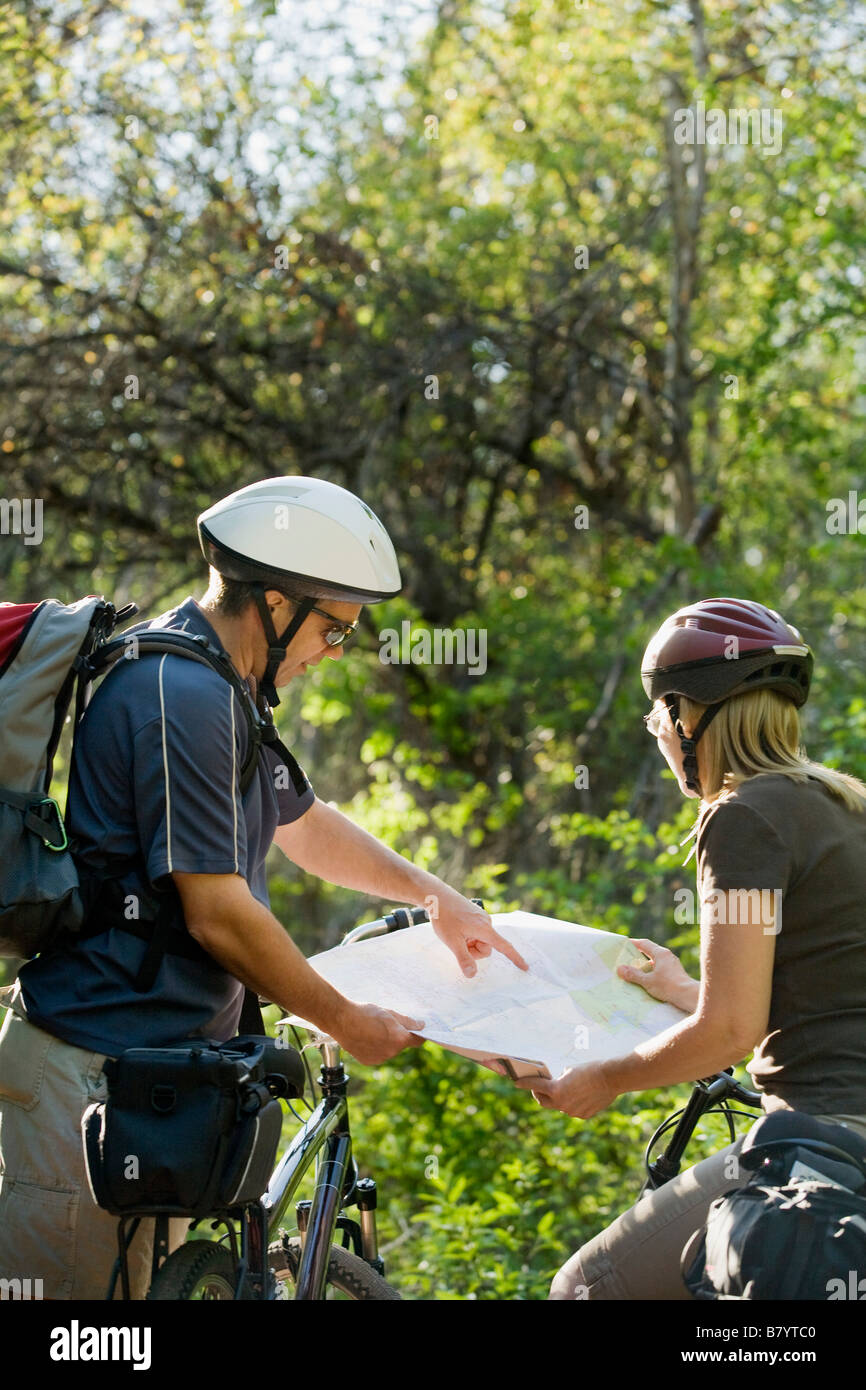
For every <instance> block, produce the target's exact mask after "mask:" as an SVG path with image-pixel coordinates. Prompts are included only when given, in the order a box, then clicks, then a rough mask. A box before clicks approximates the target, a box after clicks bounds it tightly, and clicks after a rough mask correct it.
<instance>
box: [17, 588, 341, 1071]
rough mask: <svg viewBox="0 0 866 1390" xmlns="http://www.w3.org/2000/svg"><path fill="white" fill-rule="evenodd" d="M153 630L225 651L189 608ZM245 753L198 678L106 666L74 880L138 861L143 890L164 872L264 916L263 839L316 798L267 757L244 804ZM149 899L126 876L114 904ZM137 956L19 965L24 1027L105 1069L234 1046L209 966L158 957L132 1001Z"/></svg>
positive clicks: (113, 937)
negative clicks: (252, 901) (235, 879)
mask: <svg viewBox="0 0 866 1390" xmlns="http://www.w3.org/2000/svg"><path fill="white" fill-rule="evenodd" d="M152 626H154V627H171V628H177V629H180V630H181V631H184V632H190V633H201V634H202V635H203V636H205V637H207V638H208V640H209V641H210V642H211V643H212V644H213V645H214V646H216V647H217V648H218V649H219V650H222V644H221V643H220V641H219V638H218V637H217V635H216V633H215V631H214V630H213V628H212V627H211V625H210V623H209V622H208V621H207V619H206V618H205V616H204V613H203V612H202V610H201V609H200V608H199V606H198V604H197V603H196V602H195V600H194V599H192V598H189V599H187V600H186V601H185V602H184V603H182V604H181V605H180V607H179V608H177V609H173V610H172V611H171V612H170V613H167V614H164V615H163V616H162V617H160V618H157V619H155V620H154V622H153V623H152ZM247 739H248V731H247V725H246V720H245V717H244V714H243V710H242V709H241V706H240V703H239V701H238V699H237V696H236V695H235V694H234V692H233V690H232V688H231V686H230V685H229V684H228V682H227V681H225V680H224V679H223V678H222V677H221V676H220V675H218V674H217V672H216V671H214V670H212V669H211V668H210V667H209V666H203V665H202V664H201V663H200V662H198V661H190V660H189V659H188V658H185V657H182V656H176V655H173V654H165V653H154V652H151V653H148V654H145V653H141V654H140V656H139V659H138V660H128V661H127V660H121V661H119V662H117V663H116V665H115V667H114V668H113V670H111V671H110V672H109V673H108V675H107V676H105V678H104V679H103V680H102V682H101V683H100V684H99V685H98V686H97V688H96V690H95V693H94V695H93V698H92V700H91V702H90V704H89V706H88V708H87V711H86V713H85V715H84V717H83V719H82V721H81V725H80V727H79V730H78V734H77V737H76V748H75V763H74V767H73V770H72V775H71V777H70V783H69V799H68V807H67V818H66V819H67V827H68V830H69V833H70V838H71V837H72V836H74V837H76V841H77V850H76V854H77V862H78V864H79V869H80V870H81V872H82V874H86V870H87V867H88V866H91V867H92V868H94V869H106V870H108V871H110V868H111V861H112V858H115V859H121V858H123V859H125V858H128V857H129V856H132V855H135V854H137V853H140V854H141V856H142V858H143V861H144V863H145V864H146V866H147V879H148V880H149V881H150V883H151V884H154V883H155V884H157V885H158V886H159V885H160V882H162V884H165V883H166V882H169V881H170V880H169V879H168V878H167V876H168V875H170V874H172V873H174V872H178V873H192V874H240V875H242V876H243V877H244V878H245V879H246V880H247V882H248V884H249V886H250V891H251V892H252V894H253V896H254V897H256V898H257V899H258V900H259V902H261V903H264V904H265V906H267V905H268V890H267V881H266V877H265V857H266V855H267V852H268V849H269V848H270V845H271V842H272V840H273V836H274V831H275V829H276V827H277V825H286V824H288V823H289V822H291V821H294V820H297V819H298V818H299V817H300V816H302V815H304V813H305V812H306V811H307V810H309V808H310V806H311V805H312V804H313V802H314V800H315V795H314V793H313V789H312V787H311V786H310V785H309V782H308V783H307V786H306V790H305V791H304V792H303V793H300V794H299V793H298V792H297V791H296V790H295V788H294V786H293V785H292V783H291V779H290V778H288V777H287V776H286V775H285V768H284V767H283V765H282V763H281V761H280V757H279V754H278V753H277V752H276V751H275V750H272V749H269V748H265V749H264V750H263V753H262V755H261V757H260V760H259V766H258V769H257V774H256V776H254V777H253V780H252V783H251V785H250V787H249V788H248V790H247V792H246V794H245V795H244V796H243V797H241V793H240V786H239V783H240V773H241V768H242V766H243V761H244V757H245V755H246V751H247ZM286 782H288V786H286V785H285V783H286ZM146 887H147V885H146V884H145V883H144V882H143V880H142V877H141V875H140V873H138V872H137V871H135V870H132V871H130V872H128V873H126V874H125V875H124V877H123V879H122V888H123V893H124V894H125V895H126V894H129V895H135V897H136V898H137V897H138V896H140V895H141V894H142V893H143V892H144V891H145V889H146ZM146 949H147V944H146V942H144V941H143V940H141V939H139V938H138V937H136V936H133V935H131V934H130V933H129V932H126V931H124V930H122V928H115V927H112V928H110V929H109V930H107V931H105V932H102V933H101V934H100V935H98V936H92V937H89V938H87V939H85V940H84V941H81V942H79V943H77V944H76V945H75V946H72V947H69V948H66V949H63V950H59V951H56V952H51V953H49V954H47V955H45V956H39V957H38V958H37V959H36V960H34V961H29V962H28V963H27V964H26V965H24V966H23V967H22V969H21V971H20V974H19V979H20V982H21V989H22V996H23V1003H24V1007H25V1008H26V1010H27V1015H28V1017H29V1018H30V1020H31V1021H32V1022H33V1023H35V1024H36V1026H37V1027H39V1028H44V1029H45V1031H46V1032H49V1033H53V1034H55V1035H56V1036H57V1037H59V1038H63V1039H64V1040H65V1041H66V1042H69V1043H72V1044H74V1045H75V1046H77V1047H84V1048H88V1049H92V1050H94V1051H97V1052H104V1053H107V1054H108V1055H109V1056H117V1054H118V1053H119V1052H121V1051H123V1049H124V1048H127V1047H163V1046H166V1045H168V1044H170V1043H174V1042H179V1041H181V1040H183V1039H186V1038H194V1037H205V1038H212V1039H215V1040H216V1041H220V1042H222V1041H225V1040H226V1039H227V1038H230V1037H233V1036H234V1034H235V1033H236V1031H237V1025H238V1020H239V1018H240V1011H241V1004H242V1002H243V986H242V985H240V984H239V983H238V981H237V980H235V979H233V978H232V976H231V975H229V974H228V973H227V972H226V971H225V970H224V969H223V968H222V966H220V965H218V964H217V962H216V961H215V960H212V959H211V958H210V957H203V959H202V960H201V961H197V960H188V959H186V958H184V957H182V956H177V955H173V954H165V955H164V956H163V958H162V961H161V963H160V966H159V971H158V974H157V977H156V981H155V984H154V986H153V989H152V990H151V991H150V992H149V993H147V994H141V993H139V992H137V991H136V989H135V987H134V982H135V979H136V975H137V973H138V970H139V967H140V965H141V962H142V959H143V957H144V953H145V951H146Z"/></svg>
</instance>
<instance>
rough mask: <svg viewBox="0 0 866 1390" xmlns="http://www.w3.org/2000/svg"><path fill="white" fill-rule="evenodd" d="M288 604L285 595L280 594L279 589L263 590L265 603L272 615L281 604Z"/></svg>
mask: <svg viewBox="0 0 866 1390" xmlns="http://www.w3.org/2000/svg"><path fill="white" fill-rule="evenodd" d="M288 602H289V600H288V599H287V598H286V596H285V594H283V593H281V592H280V590H279V589H265V603H266V604H267V605H268V608H270V610H271V612H272V613H273V612H274V610H275V609H277V608H279V606H280V604H281V603H286V604H287V603H288Z"/></svg>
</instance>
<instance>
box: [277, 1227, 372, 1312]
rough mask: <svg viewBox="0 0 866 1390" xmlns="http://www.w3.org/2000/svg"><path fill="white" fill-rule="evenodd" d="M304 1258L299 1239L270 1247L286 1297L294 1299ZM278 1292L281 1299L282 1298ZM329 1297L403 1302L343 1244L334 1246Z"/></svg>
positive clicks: (363, 1261)
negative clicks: (295, 1286) (302, 1258)
mask: <svg viewBox="0 0 866 1390" xmlns="http://www.w3.org/2000/svg"><path fill="white" fill-rule="evenodd" d="M300 1258H301V1242H300V1238H299V1237H298V1236H293V1237H291V1238H289V1239H287V1240H286V1241H285V1242H284V1241H279V1240H278V1241H275V1242H274V1244H273V1245H269V1246H268V1264H269V1265H270V1267H271V1269H272V1270H273V1271H274V1274H275V1275H276V1278H277V1280H278V1281H280V1282H282V1284H283V1285H284V1287H283V1290H282V1296H283V1297H284V1298H294V1296H295V1293H294V1287H293V1285H294V1283H295V1279H296V1278H297V1273H298V1265H299V1263H300ZM279 1292H280V1291H278V1296H279ZM325 1298H327V1299H353V1300H357V1301H359V1302H367V1303H371V1302H380V1301H381V1302H384V1301H386V1300H395V1299H396V1300H400V1295H399V1293H398V1292H397V1290H396V1289H395V1288H392V1287H391V1285H390V1284H388V1283H386V1281H385V1280H384V1279H383V1278H382V1276H381V1274H377V1273H376V1271H375V1269H371V1268H370V1266H369V1265H368V1264H367V1262H366V1260H361V1259H359V1258H358V1256H357V1255H353V1254H351V1252H350V1251H348V1250H344V1249H343V1248H342V1246H340V1245H332V1246H331V1259H330V1262H329V1264H328V1274H327V1278H326V1283H325Z"/></svg>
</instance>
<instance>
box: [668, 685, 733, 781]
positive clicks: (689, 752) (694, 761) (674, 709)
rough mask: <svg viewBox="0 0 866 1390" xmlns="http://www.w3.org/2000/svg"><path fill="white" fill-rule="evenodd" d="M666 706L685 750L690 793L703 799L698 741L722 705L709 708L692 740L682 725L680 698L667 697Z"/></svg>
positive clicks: (685, 766)
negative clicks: (699, 774) (699, 775)
mask: <svg viewBox="0 0 866 1390" xmlns="http://www.w3.org/2000/svg"><path fill="white" fill-rule="evenodd" d="M665 704H666V705H667V707H668V713H669V714H670V717H671V723H672V724H673V726H674V728H675V730H676V732H677V733H678V734H679V739H680V747H681V748H682V750H683V773H684V775H685V779H686V786H687V787H688V789H689V791H691V792H696V793H697V795H698V796H700V797H703V792H702V791H701V783H700V779H699V778H698V755H697V751H696V750H697V746H698V739H699V738H700V736H701V734H702V733H703V732H704V730H705V729H706V727H707V725H708V724H711V723H712V721H713V720H714V719H715V717H716V715H717V714H718V712H719V710H720V709H721V708H722V706H721V703H719V704H717V705H708V706H707V708H706V709H705V710H704V712H703V714H702V715H701V718H700V720H699V722H698V725H697V728H696V729H695V731H694V733H693V734H692V736H691V738H689V737H688V735H687V734H686V732H685V730H684V729H683V726H682V724H681V723H680V702H679V699H678V697H677V696H676V695H666V696H665Z"/></svg>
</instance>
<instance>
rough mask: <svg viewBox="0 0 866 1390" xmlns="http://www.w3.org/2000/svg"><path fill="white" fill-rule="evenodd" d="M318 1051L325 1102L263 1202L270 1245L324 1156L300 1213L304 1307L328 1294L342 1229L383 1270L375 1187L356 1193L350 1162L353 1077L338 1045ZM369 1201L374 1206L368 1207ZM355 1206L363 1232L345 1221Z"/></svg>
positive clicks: (300, 1294) (299, 1281) (298, 1137)
mask: <svg viewBox="0 0 866 1390" xmlns="http://www.w3.org/2000/svg"><path fill="white" fill-rule="evenodd" d="M320 1046H321V1049H322V1070H321V1073H320V1076H319V1085H320V1086H321V1088H322V1099H321V1101H320V1102H319V1104H318V1106H317V1107H316V1109H315V1110H314V1111H313V1114H312V1115H311V1116H310V1118H309V1120H307V1122H306V1124H305V1125H303V1126H302V1128H301V1129H300V1130H299V1131H298V1133H297V1134H296V1135H295V1137H294V1139H293V1140H292V1142H291V1144H290V1145H289V1147H288V1149H287V1150H286V1152H285V1153H284V1154H283V1156H282V1158H281V1159H280V1161H279V1163H278V1164H277V1167H276V1169H275V1170H274V1174H273V1176H272V1178H271V1181H270V1185H269V1187H268V1190H267V1192H266V1193H265V1195H264V1197H263V1198H262V1206H263V1208H264V1212H265V1218H266V1221H267V1229H268V1237H269V1239H271V1238H274V1237H276V1236H277V1235H279V1231H280V1226H281V1224H282V1221H283V1218H284V1217H285V1214H286V1211H287V1210H288V1208H289V1204H290V1203H291V1201H292V1199H293V1197H294V1196H295V1193H296V1192H297V1190H298V1188H299V1186H300V1183H301V1181H302V1179H303V1177H304V1175H305V1174H306V1173H307V1171H308V1170H309V1168H310V1166H311V1164H313V1163H314V1162H315V1161H316V1160H317V1159H318V1158H319V1156H320V1155H321V1156H322V1161H321V1163H320V1165H319V1172H318V1177H317V1179H316V1188H315V1195H314V1197H313V1200H312V1203H311V1205H310V1206H309V1209H308V1211H305V1210H304V1208H303V1206H301V1207H300V1209H299V1213H298V1214H299V1217H300V1218H301V1219H300V1220H299V1230H300V1234H301V1242H302V1252H301V1262H300V1267H299V1269H298V1279H297V1285H296V1292H295V1298H296V1299H298V1300H302V1301H305V1300H312V1299H320V1298H321V1297H322V1295H323V1293H324V1289H325V1279H326V1276H327V1272H328V1262H329V1260H330V1254H331V1245H332V1243H333V1239H334V1232H335V1230H336V1229H337V1226H338V1224H339V1225H341V1226H342V1228H343V1229H346V1230H348V1231H349V1233H350V1234H351V1235H352V1236H353V1237H354V1243H355V1246H356V1253H358V1254H360V1255H361V1256H362V1257H363V1258H364V1259H365V1260H367V1262H368V1263H369V1264H372V1265H373V1266H374V1268H379V1266H380V1265H381V1261H380V1260H379V1258H378V1251H377V1248H376V1234H375V1216H374V1215H373V1213H374V1210H375V1184H373V1183H370V1181H369V1180H368V1181H367V1184H366V1186H365V1188H364V1189H363V1190H362V1192H360V1193H359V1192H358V1188H359V1182H358V1177H357V1168H356V1166H355V1162H354V1159H353V1158H352V1139H351V1135H350V1133H349V1107H348V1102H347V1100H346V1087H347V1085H348V1081H349V1077H348V1075H347V1073H346V1071H345V1069H344V1067H343V1063H342V1060H341V1057H340V1049H339V1046H338V1044H337V1043H335V1042H333V1041H331V1040H330V1039H329V1040H327V1041H323V1042H322V1043H321V1044H320ZM370 1197H372V1198H373V1201H372V1203H371V1204H370V1205H369V1206H368V1202H369V1199H370ZM353 1200H358V1201H359V1205H361V1204H362V1202H363V1205H361V1216H362V1220H361V1224H360V1226H358V1224H357V1223H355V1222H350V1221H349V1220H348V1219H347V1218H341V1211H342V1208H343V1206H346V1205H349V1204H350V1203H351V1202H352V1201H353ZM365 1208H366V1209H365ZM365 1218H366V1219H365ZM302 1223H303V1224H302ZM380 1272H381V1270H380Z"/></svg>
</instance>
